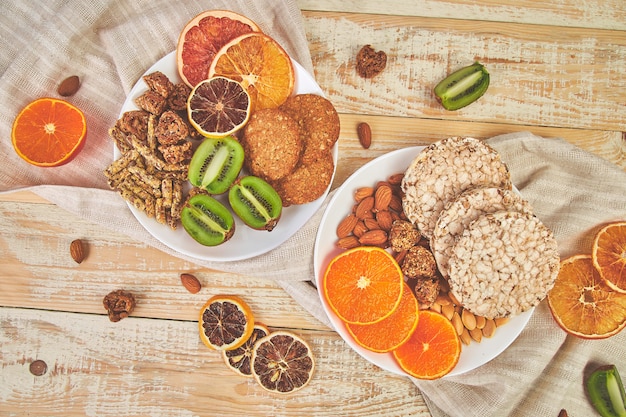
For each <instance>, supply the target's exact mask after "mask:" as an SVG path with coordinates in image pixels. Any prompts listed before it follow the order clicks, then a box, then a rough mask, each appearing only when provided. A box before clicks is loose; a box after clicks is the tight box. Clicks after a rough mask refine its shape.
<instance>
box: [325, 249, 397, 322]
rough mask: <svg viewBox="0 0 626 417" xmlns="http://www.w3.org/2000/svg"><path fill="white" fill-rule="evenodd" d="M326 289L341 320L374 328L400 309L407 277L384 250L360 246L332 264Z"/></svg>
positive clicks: (340, 255)
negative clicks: (405, 277) (369, 325)
mask: <svg viewBox="0 0 626 417" xmlns="http://www.w3.org/2000/svg"><path fill="white" fill-rule="evenodd" d="M322 286H323V293H324V297H325V299H326V300H327V301H328V304H329V306H330V308H331V309H332V310H333V311H334V312H335V314H337V316H338V317H339V318H340V319H341V320H343V321H344V322H347V323H356V324H372V323H376V322H378V321H381V320H383V319H384V318H386V317H388V316H389V315H390V314H391V313H393V311H394V310H395V309H396V308H397V307H398V305H399V304H400V299H401V297H402V290H403V288H404V276H403V274H402V271H401V270H400V266H399V265H398V263H397V262H396V260H395V259H394V258H393V257H392V256H391V255H390V254H389V253H387V252H386V251H385V250H384V249H381V248H379V247H376V246H360V247H356V248H353V249H350V250H347V251H345V252H342V253H340V254H339V255H337V256H336V257H335V258H333V259H332V260H331V262H330V264H329V265H328V267H327V268H326V272H325V273H324V278H323V280H322Z"/></svg>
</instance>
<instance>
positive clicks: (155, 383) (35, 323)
mask: <svg viewBox="0 0 626 417" xmlns="http://www.w3.org/2000/svg"><path fill="white" fill-rule="evenodd" d="M296 332H297V333H298V334H299V335H300V336H302V337H303V338H305V339H306V340H307V341H308V342H309V343H310V344H311V348H312V350H313V352H314V355H315V358H316V365H317V366H316V371H315V374H314V378H313V379H312V380H311V382H310V384H309V385H308V386H307V387H305V388H304V389H303V391H300V392H299V395H287V396H281V395H276V394H271V393H268V392H266V391H264V390H263V389H262V388H261V387H260V386H258V385H257V384H256V383H255V382H254V380H252V379H247V378H243V377H241V376H239V375H236V374H235V373H234V372H232V371H231V370H229V369H228V368H226V366H225V365H224V363H223V362H222V358H221V355H220V354H219V353H218V352H216V351H211V350H209V349H208V348H206V347H205V346H204V345H203V344H202V342H201V341H200V340H199V338H198V335H197V325H196V323H195V322H190V321H178V320H153V319H146V318H135V317H130V318H127V319H124V320H122V321H121V322H119V323H110V322H108V319H107V318H106V317H101V316H96V315H89V314H76V313H62V312H50V311H43V310H25V309H14V308H6V307H3V308H0V345H2V351H1V352H0V414H2V415H17V414H19V415H26V414H28V415H46V416H64V417H72V416H98V417H102V416H120V415H150V416H152V417H160V416H163V417H178V416H180V417H183V416H185V417H186V416H192V415H193V416H196V415H213V416H217V415H219V416H241V415H247V416H277V417H278V416H298V417H299V416H304V415H310V416H312V415H315V416H333V417H334V416H337V415H341V416H380V415H411V416H417V417H427V416H430V414H429V413H428V410H427V408H426V406H425V404H424V401H423V399H422V397H421V396H420V394H419V391H418V390H417V388H416V387H415V385H414V384H413V383H411V382H410V381H409V380H408V379H407V378H405V377H401V376H398V375H393V374H391V373H388V372H385V371H382V370H380V369H379V368H376V367H375V366H373V365H370V364H369V363H367V362H366V361H365V360H364V359H362V358H361V357H360V356H359V355H357V354H356V353H355V352H354V351H352V350H351V349H350V348H349V347H347V345H346V344H345V343H344V342H343V341H342V340H341V339H340V338H339V337H338V336H337V335H336V334H335V333H334V332H331V331H309V330H307V331H302V330H296ZM36 359H41V360H43V361H45V362H46V364H47V365H48V371H47V373H46V374H44V375H42V376H34V375H32V374H31V373H30V372H29V365H30V363H31V362H32V361H33V360H36Z"/></svg>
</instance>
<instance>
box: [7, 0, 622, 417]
mask: <svg viewBox="0 0 626 417" xmlns="http://www.w3.org/2000/svg"><path fill="white" fill-rule="evenodd" d="M551 3H557V2H543V1H532V0H500V1H493V0H448V1H435V0H419V1H413V2H410V1H406V0H385V1H361V0H359V1H338V0H299V1H298V5H299V6H300V8H301V9H302V13H303V16H304V23H305V29H306V34H307V38H308V40H309V44H310V50H311V54H312V57H313V63H314V68H315V77H316V80H317V82H318V83H319V84H320V86H321V87H322V89H323V90H324V92H325V93H326V95H327V97H328V98H329V99H330V100H331V101H332V102H333V103H334V105H335V106H336V108H337V109H338V111H339V113H340V116H341V136H340V140H339V163H338V169H337V175H336V180H335V182H334V184H333V187H337V186H338V185H340V184H341V183H342V182H343V181H344V180H345V179H346V178H347V177H348V176H349V175H350V174H351V173H352V172H354V171H355V169H357V168H358V167H359V166H361V165H363V164H364V163H365V162H367V161H369V160H371V159H373V158H375V157H377V156H379V155H382V154H384V153H386V152H389V151H391V150H394V149H398V148H401V147H405V146H413V145H426V144H429V143H432V142H434V141H436V140H438V139H442V138H444V137H447V136H453V135H468V136H474V137H478V138H487V137H490V136H493V135H496V134H501V133H507V132H515V131H522V130H528V131H531V132H533V133H535V134H538V135H541V136H545V137H562V138H565V139H566V140H568V141H569V142H571V143H574V144H576V145H578V146H580V147H581V148H583V149H586V150H588V151H590V152H592V153H595V154H597V155H599V156H601V157H603V158H605V159H607V160H609V161H611V162H613V163H615V164H617V165H618V166H620V167H622V168H623V169H626V157H625V154H626V134H625V133H623V132H624V131H626V105H625V103H626V99H625V98H624V97H626V75H625V74H626V72H625V70H626V4H625V3H624V2H623V0H589V1H585V2H580V1H578V0H562V1H559V2H558V5H551ZM364 44H371V45H372V47H374V49H377V50H383V51H385V52H386V53H387V55H388V63H387V68H386V69H385V71H384V72H383V73H382V74H380V75H378V76H377V77H375V78H373V79H369V80H365V79H362V78H359V77H358V76H356V74H355V66H354V58H355V55H356V52H357V51H358V49H359V48H360V47H361V46H363V45H364ZM474 60H478V61H480V62H481V63H483V64H485V65H486V66H487V68H488V69H489V71H490V73H491V76H492V78H491V86H490V87H489V90H488V92H487V94H486V95H485V96H484V97H483V98H481V99H480V101H479V102H478V103H475V104H474V105H472V106H469V107H467V108H466V109H463V110H462V111H459V112H447V111H445V110H443V109H442V108H441V107H440V106H438V105H437V103H436V102H435V100H434V98H433V96H432V94H431V89H432V87H433V85H434V84H435V83H436V82H437V81H438V80H440V79H441V78H442V77H444V76H445V75H446V74H447V73H449V72H450V71H452V70H455V69H457V68H460V67H462V66H465V65H468V64H470V63H472V62H473V61H474ZM120 105H121V103H120ZM362 121H365V122H368V123H369V124H370V125H371V127H372V130H373V143H372V147H371V148H370V149H368V150H365V149H363V148H362V147H361V146H360V145H359V143H358V140H357V137H356V125H357V123H359V122H362ZM76 238H81V239H84V240H85V241H86V242H87V243H88V246H89V253H88V256H87V259H86V260H85V261H84V262H83V263H82V264H80V265H78V264H76V263H74V262H73V261H72V259H71V258H70V256H69V251H68V247H69V243H70V241H72V240H73V239H76ZM0 257H1V258H2V266H0V306H1V307H0V346H2V347H1V352H0V414H1V415H26V414H28V415H51V416H52V415H54V416H57V415H58V416H84V415H89V416H113V415H115V416H117V415H150V416H168V417H169V416H192V415H221V416H240V415H246V416H305V415H306V416H309V415H311V416H313V415H314V416H337V415H342V416H409V415H410V416H418V417H426V416H430V413H429V411H428V408H427V407H426V405H425V403H424V400H423V398H422V397H421V395H420V392H419V390H418V389H417V388H416V387H415V386H414V385H413V384H412V383H411V382H410V381H409V380H408V379H406V378H404V377H401V376H397V375H394V374H391V373H389V372H386V371H383V370H381V369H378V368H377V367H375V366H373V365H371V364H369V363H368V362H366V361H365V360H364V359H362V358H361V357H360V356H358V355H357V354H356V353H355V352H353V351H352V350H351V349H350V348H349V347H348V346H347V345H346V344H345V343H344V342H343V341H342V340H341V338H340V337H339V336H338V335H337V334H336V333H335V332H333V331H331V330H329V329H328V328H327V327H325V326H324V325H323V324H321V323H320V322H319V321H318V320H316V319H315V318H314V317H312V316H311V315H310V314H309V313H307V311H306V310H305V309H304V308H302V307H301V306H300V305H299V304H298V303H297V302H296V301H294V300H293V299H292V298H291V297H290V296H289V295H288V294H287V293H286V292H285V291H284V290H283V289H282V288H281V287H280V286H278V285H277V284H275V283H274V282H271V281H264V280H259V279H254V278H252V277H248V276H241V275H236V274H229V273H222V272H218V271H212V270H207V269H203V268H199V267H198V266H196V265H194V264H191V263H189V262H186V261H183V260H180V259H178V258H176V257H172V256H168V255H166V254H164V253H161V252H160V251H158V250H156V249H154V248H152V247H149V246H147V245H145V244H143V243H141V242H137V241H133V240H130V239H129V238H128V237H126V236H124V235H122V234H117V233H113V232H111V231H109V230H107V229H104V228H102V227H100V226H97V225H94V224H91V223H89V222H85V221H81V220H80V219H72V221H68V213H67V212H65V211H64V210H62V209H60V208H58V207H57V206H55V205H53V204H50V203H49V202H47V201H45V200H43V199H41V198H39V197H37V196H35V195H34V194H32V193H28V192H15V193H11V194H5V195H0ZM182 272H191V273H194V274H195V275H196V276H197V277H198V278H200V280H201V282H202V284H203V285H204V289H203V290H202V291H201V292H200V293H199V294H196V295H192V294H190V293H188V292H187V291H186V290H185V289H184V288H183V287H182V286H181V285H180V281H179V275H180V273H182ZM122 287H125V288H128V287H132V290H133V292H135V293H136V294H137V295H138V296H139V300H140V301H139V303H138V306H137V309H136V310H135V313H134V314H133V315H132V317H130V318H128V319H125V320H123V321H122V322H120V323H110V322H109V320H108V319H107V318H106V316H105V315H104V310H103V308H102V298H103V296H104V295H105V294H106V293H107V292H109V291H110V290H111V289H115V288H122ZM233 292H234V293H237V294H239V295H241V296H243V297H244V298H245V299H246V300H248V301H249V302H250V304H251V306H252V308H253V310H254V311H255V313H256V315H257V317H258V318H259V320H261V321H263V322H265V323H267V324H268V325H269V326H270V328H272V329H288V330H291V331H293V332H295V333H297V334H300V335H301V336H302V337H304V338H305V339H307V340H308V341H309V342H310V343H311V345H312V348H313V351H314V354H315V356H316V360H317V368H316V372H315V375H314V378H313V380H312V381H311V383H310V385H309V386H307V387H306V388H305V389H304V390H302V391H300V392H299V393H297V394H295V395H290V396H277V395H272V394H270V393H267V392H265V391H263V390H262V389H261V388H260V387H259V386H257V385H256V384H255V383H254V382H252V381H250V380H247V379H244V378H242V377H239V376H237V375H235V374H234V373H232V372H231V371H229V370H228V369H227V368H226V367H225V366H224V364H223V363H222V359H221V356H220V355H219V354H218V353H216V352H214V351H210V350H208V349H207V348H206V347H204V345H203V344H202V343H201V342H200V340H199V338H198V335H197V324H196V315H197V312H198V310H199V308H200V307H201V306H202V304H203V303H204V302H205V301H206V299H207V298H208V297H209V295H212V294H215V293H233ZM35 360H43V361H44V362H45V363H46V364H47V372H46V373H45V374H44V375H42V376H34V375H33V374H32V373H31V372H29V366H30V364H31V363H32V362H33V361H35Z"/></svg>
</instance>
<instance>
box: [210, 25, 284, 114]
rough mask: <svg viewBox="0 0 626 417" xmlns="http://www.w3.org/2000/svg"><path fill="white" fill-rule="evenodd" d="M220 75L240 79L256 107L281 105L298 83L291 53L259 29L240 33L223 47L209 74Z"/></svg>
mask: <svg viewBox="0 0 626 417" xmlns="http://www.w3.org/2000/svg"><path fill="white" fill-rule="evenodd" d="M217 75H221V76H223V77H226V78H230V79H232V80H236V81H239V82H240V83H241V84H242V85H243V86H244V88H245V89H246V90H248V93H250V97H251V98H252V103H253V109H254V110H260V109H265V108H274V107H278V106H280V105H281V104H283V103H284V102H285V100H287V98H288V97H289V96H290V95H291V93H292V92H293V89H294V85H295V73H294V68H293V64H292V63H291V59H290V58H289V55H287V52H285V50H284V49H283V48H282V47H281V46H280V45H279V44H278V42H276V41H275V40H274V39H272V38H271V37H269V36H267V35H265V34H263V33H260V32H252V33H248V34H245V35H241V36H239V37H238V38H235V39H233V40H232V41H231V42H229V43H228V44H226V45H225V46H224V47H223V48H222V49H220V50H219V52H218V53H217V54H216V55H215V58H214V59H213V63H212V64H211V68H210V69H209V74H208V76H209V77H214V76H217Z"/></svg>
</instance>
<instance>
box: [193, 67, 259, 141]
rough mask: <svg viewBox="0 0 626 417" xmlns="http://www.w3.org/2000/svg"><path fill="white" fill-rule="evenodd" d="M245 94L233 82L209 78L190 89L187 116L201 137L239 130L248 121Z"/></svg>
mask: <svg viewBox="0 0 626 417" xmlns="http://www.w3.org/2000/svg"><path fill="white" fill-rule="evenodd" d="M250 109H251V102H250V96H249V95H248V92H247V91H246V90H245V89H244V88H243V86H242V85H241V84H240V83H239V82H238V81H234V80H230V79H228V78H224V77H212V78H209V79H208V80H204V81H201V82H200V83H199V84H198V85H196V86H195V87H194V89H193V90H192V92H191V94H190V95H189V99H188V100H187V114H188V116H189V121H190V122H191V124H192V125H193V127H195V128H196V130H198V132H200V134H202V135H203V136H206V137H210V138H222V137H226V136H228V135H231V134H233V133H235V132H236V131H238V130H239V129H241V128H242V127H243V126H244V125H245V124H246V123H247V122H248V119H249V118H250Z"/></svg>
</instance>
